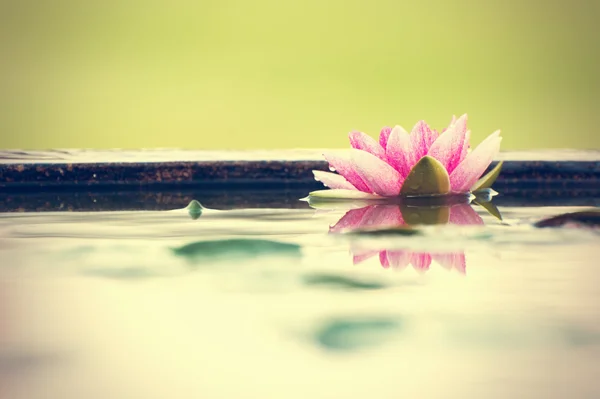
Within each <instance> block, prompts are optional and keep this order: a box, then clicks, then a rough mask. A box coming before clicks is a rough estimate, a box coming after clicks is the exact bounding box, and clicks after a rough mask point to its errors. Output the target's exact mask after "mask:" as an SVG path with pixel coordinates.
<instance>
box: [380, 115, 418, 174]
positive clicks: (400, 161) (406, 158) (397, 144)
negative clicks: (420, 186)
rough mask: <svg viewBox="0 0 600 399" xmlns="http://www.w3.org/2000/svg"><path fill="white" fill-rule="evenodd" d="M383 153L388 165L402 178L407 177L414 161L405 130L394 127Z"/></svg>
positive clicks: (410, 144) (408, 137)
mask: <svg viewBox="0 0 600 399" xmlns="http://www.w3.org/2000/svg"><path fill="white" fill-rule="evenodd" d="M385 151H386V154H387V158H388V162H389V164H390V165H392V167H394V169H396V170H397V171H398V172H400V175H401V176H402V177H406V176H408V173H409V172H410V170H411V169H412V167H413V166H414V165H415V163H416V159H415V157H414V154H413V150H412V143H411V139H410V136H409V135H408V133H407V132H406V130H404V129H403V128H402V127H400V126H396V127H394V128H393V129H392V132H391V133H390V137H389V138H388V142H387V147H386V150H385Z"/></svg>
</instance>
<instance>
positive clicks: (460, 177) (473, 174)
mask: <svg viewBox="0 0 600 399" xmlns="http://www.w3.org/2000/svg"><path fill="white" fill-rule="evenodd" d="M470 135H471V132H470V131H469V130H467V115H466V114H465V115H463V116H461V117H460V118H458V119H456V118H455V117H453V118H452V122H451V123H450V125H449V126H448V128H447V129H444V130H443V131H442V133H440V134H438V132H437V131H436V130H433V129H431V128H430V127H429V126H428V125H427V123H425V121H420V122H418V123H417V124H416V125H415V127H414V128H413V130H412V132H411V133H410V134H408V133H407V132H406V131H405V130H404V129H403V128H402V127H400V126H396V127H394V128H393V129H391V128H389V127H385V128H383V129H382V130H381V133H380V135H379V142H377V141H376V140H375V139H373V138H372V137H370V136H368V135H367V134H365V133H362V132H352V133H350V135H349V137H350V144H351V145H352V147H353V148H352V149H351V150H349V152H348V153H347V154H345V155H339V154H335V153H325V154H323V155H324V157H325V159H326V160H327V162H328V163H329V166H330V169H332V170H333V171H337V174H336V173H330V172H323V171H318V170H314V171H313V173H314V176H315V179H316V180H318V181H320V182H322V183H323V184H324V185H325V186H327V187H329V188H331V190H321V191H316V192H313V193H311V195H312V196H325V197H330V198H371V197H374V198H375V197H394V196H398V195H419V194H424V195H427V194H452V193H454V194H456V193H468V192H469V191H471V190H472V189H473V186H474V185H475V184H476V182H477V180H478V179H479V178H480V177H481V175H482V174H483V173H484V172H485V170H486V169H487V168H488V166H489V165H490V164H491V162H492V160H493V159H494V157H495V156H496V155H497V154H498V152H499V151H500V142H501V140H502V138H501V137H500V131H499V130H498V131H496V132H494V133H492V134H491V135H490V136H489V137H487V138H486V139H485V140H484V141H483V142H482V143H481V144H480V145H479V146H477V148H475V149H474V150H473V151H470V144H469V138H470ZM419 164H420V168H418V170H417V171H415V172H414V173H412V174H411V172H412V171H413V170H416V169H417V168H415V166H417V165H419ZM427 180H431V181H433V183H434V186H435V190H434V192H432V191H431V189H430V191H427V189H424V190H421V191H422V193H420V192H419V190H420V187H419V185H420V184H422V182H423V181H427Z"/></svg>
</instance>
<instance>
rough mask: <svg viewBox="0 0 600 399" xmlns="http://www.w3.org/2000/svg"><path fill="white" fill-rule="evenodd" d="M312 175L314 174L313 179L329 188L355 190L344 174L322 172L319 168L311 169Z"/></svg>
mask: <svg viewBox="0 0 600 399" xmlns="http://www.w3.org/2000/svg"><path fill="white" fill-rule="evenodd" d="M312 172H313V175H315V180H316V181H320V182H321V183H323V184H324V185H326V186H327V187H329V188H334V189H336V188H341V189H345V190H356V187H354V186H353V185H352V184H350V182H348V180H346V179H345V178H344V176H341V175H338V174H336V173H330V172H323V171H320V170H313V171H312Z"/></svg>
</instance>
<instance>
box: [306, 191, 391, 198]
mask: <svg viewBox="0 0 600 399" xmlns="http://www.w3.org/2000/svg"><path fill="white" fill-rule="evenodd" d="M308 198H309V200H310V199H315V198H319V199H329V200H349V199H358V200H365V199H367V200H368V199H375V200H377V199H382V198H383V197H381V196H379V195H375V194H370V193H365V192H363V191H358V190H344V189H332V190H317V191H312V192H310V193H309V194H308Z"/></svg>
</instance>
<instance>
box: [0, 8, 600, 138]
mask: <svg viewBox="0 0 600 399" xmlns="http://www.w3.org/2000/svg"><path fill="white" fill-rule="evenodd" d="M0 4H1V5H0V50H1V52H0V57H1V58H0V134H1V136H0V148H25V149H33V148H35V149H46V148H72V147H75V148H81V147H85V148H140V147H143V148H152V147H178V148H193V149H254V148H295V147H321V148H322V147H346V146H347V145H348V141H347V133H348V132H349V131H350V130H354V129H357V130H362V131H365V132H367V133H369V134H371V135H373V136H376V135H377V133H378V132H379V129H380V128H381V127H382V126H383V125H394V124H401V125H403V126H405V127H406V128H410V127H412V126H413V125H414V123H415V122H417V120H419V119H425V120H427V121H428V122H430V124H432V125H433V126H434V127H437V128H441V127H444V126H445V125H447V123H448V122H449V120H450V118H451V116H452V114H462V113H464V112H467V113H469V116H470V128H471V129H472V131H473V140H474V141H475V143H478V142H479V141H481V140H482V139H483V138H484V137H485V136H487V135H488V134H490V133H491V132H492V131H493V130H496V129H502V131H503V136H504V141H503V149H527V148H560V147H568V148H600V138H599V136H600V134H598V132H597V129H598V127H599V126H600V109H599V105H600V94H599V91H600V73H599V71H600V34H599V32H600V28H599V21H600V1H598V0H587V1H584V0H571V1H567V0H565V1H553V0H548V1H542V0H539V1H527V0H525V1H516V0H507V1H489V0H487V1H486V0H479V1H475V0H473V1H457V0H437V1H418V2H417V1H400V0H370V1H366V0H363V1H353V0H328V1H317V0H303V1H285V0H256V1H250V0H209V1H183V0H174V1H168V2H167V1H153V0H147V1H141V0H122V1H116V0H109V1H104V2H92V1H85V0H83V1H82V0H79V1H77V0H56V1H44V0H37V1H29V0H23V1H13V2H10V1H6V0H0Z"/></svg>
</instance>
